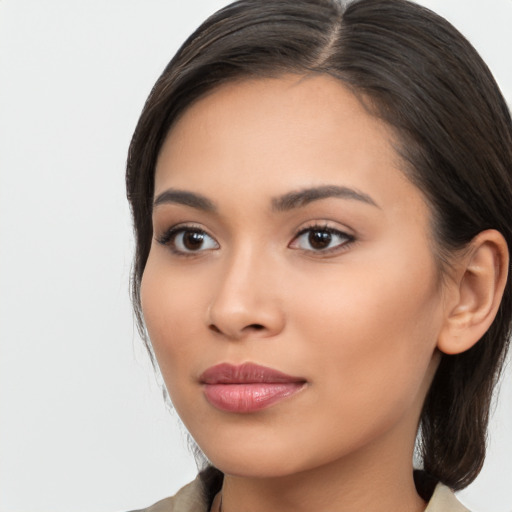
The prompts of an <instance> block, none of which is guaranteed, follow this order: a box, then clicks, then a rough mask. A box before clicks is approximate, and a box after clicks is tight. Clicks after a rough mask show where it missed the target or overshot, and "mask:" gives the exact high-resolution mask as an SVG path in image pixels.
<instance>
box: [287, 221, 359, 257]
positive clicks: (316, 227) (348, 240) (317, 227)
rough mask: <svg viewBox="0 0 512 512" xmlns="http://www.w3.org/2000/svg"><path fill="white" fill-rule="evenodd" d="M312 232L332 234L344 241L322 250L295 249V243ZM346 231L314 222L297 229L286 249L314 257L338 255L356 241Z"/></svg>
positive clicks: (324, 223) (325, 223)
mask: <svg viewBox="0 0 512 512" xmlns="http://www.w3.org/2000/svg"><path fill="white" fill-rule="evenodd" d="M313 231H320V232H327V233H330V234H333V235H335V236H339V237H341V238H344V239H345V241H344V242H341V243H338V244H337V245H335V246H334V247H327V248H324V249H314V248H310V249H305V248H301V247H297V246H296V245H297V241H298V240H299V239H300V238H301V237H302V236H304V235H305V234H307V233H311V232H313ZM348 231H349V230H345V229H343V228H339V227H334V226H332V225H330V224H328V223H327V222H325V221H324V222H322V223H320V222H318V221H315V222H313V223H311V224H309V225H307V226H304V227H301V228H299V229H298V230H297V231H296V232H295V235H294V236H293V239H292V241H291V242H290V243H289V244H288V247H290V248H292V249H297V250H302V251H304V252H307V253H310V254H314V255H318V256H328V255H333V254H337V253H340V252H343V251H345V250H347V249H348V247H349V246H350V245H351V244H352V243H353V242H354V241H355V240H356V237H355V236H354V235H353V234H351V233H349V232H348ZM294 245H295V246H294Z"/></svg>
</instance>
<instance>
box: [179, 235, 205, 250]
mask: <svg viewBox="0 0 512 512" xmlns="http://www.w3.org/2000/svg"><path fill="white" fill-rule="evenodd" d="M182 243H183V247H184V248H185V249H187V250H189V251H197V250H199V249H201V247H202V245H203V243H204V233H199V232H197V231H185V232H184V233H183V236H182Z"/></svg>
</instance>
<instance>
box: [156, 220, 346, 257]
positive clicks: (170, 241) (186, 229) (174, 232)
mask: <svg viewBox="0 0 512 512" xmlns="http://www.w3.org/2000/svg"><path fill="white" fill-rule="evenodd" d="M314 232H317V233H323V234H325V233H327V234H329V235H334V236H337V237H340V238H343V239H344V240H345V241H343V242H341V243H339V244H337V245H335V246H334V247H328V248H320V249H314V248H311V249H304V248H301V247H294V244H297V242H298V240H300V238H301V237H303V236H304V235H306V234H308V233H309V236H311V234H312V233H314ZM186 233H189V234H190V233H194V234H199V235H203V240H204V236H206V237H208V238H209V239H211V240H212V241H213V242H214V243H215V244H216V247H208V248H206V249H204V248H200V249H199V250H197V251H195V250H188V251H187V250H183V249H178V248H177V247H176V239H177V237H178V235H180V234H186ZM156 240H157V242H158V243H159V244H161V245H165V246H167V247H169V249H170V250H171V251H172V252H173V253H174V254H176V255H178V256H182V257H190V256H196V255H198V254H199V253H201V252H204V251H206V250H214V249H217V248H218V247H219V244H218V243H217V241H216V240H215V239H214V238H213V237H212V236H211V235H209V234H208V233H207V232H206V231H205V230H204V229H201V228H199V227H196V226H187V225H179V226H173V227H171V228H170V229H168V230H167V231H165V232H164V233H163V234H162V235H160V236H159V237H157V238H156ZM354 241H355V237H354V236H353V235H349V234H348V233H345V232H343V231H341V230H339V229H335V228H333V227H331V226H329V225H326V224H323V225H320V224H314V225H311V226H308V227H306V228H302V229H300V230H299V231H297V232H296V233H295V235H294V236H293V239H292V241H291V242H290V243H289V244H288V247H290V248H292V249H298V250H302V251H303V252H308V253H313V254H315V253H316V254H318V255H320V256H323V255H329V254H333V253H337V252H340V251H344V250H347V249H348V247H349V246H350V245H351V244H352V243H353V242H354ZM328 242H329V243H330V242H331V240H329V241H328ZM308 243H309V245H310V246H311V240H310V239H308Z"/></svg>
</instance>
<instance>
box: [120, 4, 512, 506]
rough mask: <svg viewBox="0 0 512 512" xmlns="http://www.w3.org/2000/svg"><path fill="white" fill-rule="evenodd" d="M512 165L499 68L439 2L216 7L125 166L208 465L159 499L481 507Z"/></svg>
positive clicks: (171, 375)
mask: <svg viewBox="0 0 512 512" xmlns="http://www.w3.org/2000/svg"><path fill="white" fill-rule="evenodd" d="M511 162H512V122H511V119H510V114H509V111H508V109H507V106H506V104H505V102H504V100H503V98H502V96H501V94H500V92H499V89H498V87H497V86H496V84H495V82H494V80H493V78H492V76H491V74H490V72H489V70H488V69H487V67H486V66H485V64H484V63H483V62H482V60H481V59H480V57H479V56H478V55H477V53H476V52H475V50H474V49H473V48H472V47H471V45H470V44H469V43H468V42H467V41H466V40H465V39H464V38H463V37H462V36H461V35H460V34H459V33H458V32H457V31H456V30H455V29H454V28H453V27H452V26H451V25H449V24H448V23H447V22H446V21H445V20H443V19H442V18H440V17H438V16H436V15H435V14H433V13H431V12H430V11H428V10H426V9H424V8H422V7H420V6H417V5H415V4H413V3H410V2H407V1H405V0H360V1H355V2H351V3H349V4H348V6H342V5H341V4H340V3H338V2H336V1H335V0H299V1H296V0H293V1H291V0H277V1H274V0H272V1H261V0H243V1H241V2H237V3H234V4H232V5H230V6H228V7H226V8H225V9H222V10H221V11H219V12H218V13H216V14H215V15H213V16H212V17H211V18H209V19H208V20H207V21H206V22H205V23H204V24H203V25H202V26H201V27H200V28H199V29H198V30H197V31H196V32H195V33H194V34H193V35H192V36H191V37H190V38H189V39H188V40H187V41H186V42H185V43H184V45H183V46H182V48H181V49H180V50H179V51H178V53H177V55H176V56H175V57H174V58H173V60H172V61H171V62H170V63H169V65H168V66H167V68H166V69H165V71H164V73H163V74H162V76H161V77H160V79H159V80H158V81H157V83H156V85H155V87H154V89H153V91H152V93H151V95H150V96H149V98H148V101H147V103H146V105H145V107H144V110H143V112H142V115H141V118H140V120H139V123H138V126H137V128H136V131H135V134H134V137H133V140H132V144H131V146H130V153H129V158H128V166H127V190H128V198H129V201H130V204H131V207H132V212H133V217H134V224H135V232H136V239H137V251H136V261H135V267H134V276H133V297H134V304H135V310H136V313H137V315H138V319H139V321H140V326H141V332H142V333H143V334H145V329H146V328H147V333H148V334H149V339H150V340H151V341H149V340H148V341H147V346H148V349H149V350H150V353H151V354H152V356H153V358H154V362H155V364H156V363H157V364H158V366H159V368H160V370H161V372H162V375H163V378H164V381H165V383H166V387H167V390H168V392H169V394H170V398H171V400H172V402H173V405H174V406H175V408H176V410H177V412H178V413H179V415H180V417H181V418H182V420H183V422H184V424H185V426H186V427H187V428H188V430H189V432H190V433H191V435H192V437H193V438H194V440H195V441H196V442H197V445H198V447H199V449H200V450H202V452H203V453H204V455H205V456H206V458H207V459H208V461H209V462H208V464H206V468H205V469H204V470H203V471H202V473H201V474H200V476H199V477H198V479H197V480H196V481H195V482H193V483H192V484H190V485H189V486H187V487H185V488H184V489H182V490H181V491H180V492H179V493H178V494H177V495H176V496H175V497H174V498H169V499H167V500H163V501H162V502H159V503H158V504H156V505H154V506H153V507H150V508H149V509H148V510H151V511H163V510H173V511H180V512H182V511H192V510H193V511H210V510H211V511H214V512H232V511H243V510H247V511H252V512H256V511H263V510H265V511H266V510H279V511H288V510H294V511H298V510H317V511H321V510H329V511H333V510H336V511H348V510H351V511H353V510H358V511H360V510H364V511H387V510H407V511H422V510H425V509H426V507H427V509H428V511H429V512H437V511H452V510H466V509H465V508H464V507H462V505H460V504H459V503H458V502H457V501H456V499H455V497H454V496H453V493H452V491H453V490H457V489H461V488H463V487H465V486H467V485H468V484H469V483H470V482H471V481H472V480H473V479H474V478H475V477H476V475H477V474H478V472H479V470H480V468H481V466H482V463H483V459H484V455H485V434H486V427H487V422H488V414H489V403H490V400H491V394H492V390H493V387H494V385H495V383H496V379H497V378H498V376H499V372H500V369H501V365H502V362H503V359H504V357H505V354H506V349H507V345H508V338H509V333H510V321H511V304H510V293H511V289H510V281H509V272H508V270H509V251H510V246H511V242H512V232H511V226H512V218H511V215H510V213H509V211H510V210H509V205H510V204H511V202H512V178H511V165H512V164H511ZM418 426H419V427H418ZM418 431H419V436H418V439H419V441H418V443H417V446H418V450H419V452H420V454H421V461H422V462H421V464H422V470H421V471H416V472H415V473H414V474H413V468H412V459H413V452H414V447H415V440H416V439H417V435H418ZM427 504H428V505H427Z"/></svg>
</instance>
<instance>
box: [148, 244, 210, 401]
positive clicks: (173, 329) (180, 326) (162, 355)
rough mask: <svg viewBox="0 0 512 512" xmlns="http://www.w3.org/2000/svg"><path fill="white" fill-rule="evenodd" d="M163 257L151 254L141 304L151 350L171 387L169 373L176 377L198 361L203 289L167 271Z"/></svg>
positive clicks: (201, 327)
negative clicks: (197, 347) (196, 348)
mask: <svg viewBox="0 0 512 512" xmlns="http://www.w3.org/2000/svg"><path fill="white" fill-rule="evenodd" d="M164 259H165V258H159V257H158V255H156V256H153V255H151V254H150V258H149V259H148V262H147V265H146V268H145V270H144V275H143V278H142V282H141V303H142V311H143V315H144V321H145V324H146V327H147V330H148V334H149V337H150V339H151V344H152V346H153V350H154V351H155V355H156V357H157V360H158V364H159V366H160V369H161V371H162V374H163V375H164V377H165V378H166V384H167V386H168V387H170V385H172V383H171V382H167V381H168V379H167V377H168V376H171V377H172V378H173V380H177V379H179V378H180V376H181V374H182V373H184V371H185V369H186V368H187V367H188V371H189V372H190V368H191V367H190V365H193V366H192V368H193V367H194V366H197V364H198V363H199V364H200V361H197V359H198V358H197V350H195V345H196V343H197V341H198V340H200V339H201V330H202V329H204V315H205V313H204V308H203V307H202V305H203V302H204V300H205V296H206V290H205V287H204V286H203V285H201V286H199V284H202V283H201V282H200V281H199V282H198V281H197V280H193V281H191V280H190V278H188V277H187V276H186V275H185V273H184V272H173V271H172V269H171V270H170V269H169V267H168V264H166V262H165V261H162V260H164ZM203 336H204V334H203ZM169 392H171V390H170V389H169Z"/></svg>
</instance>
